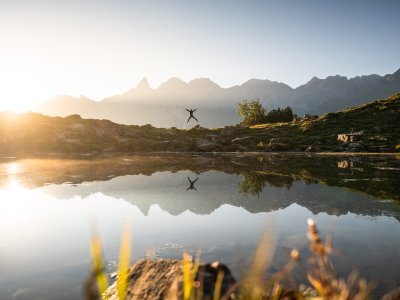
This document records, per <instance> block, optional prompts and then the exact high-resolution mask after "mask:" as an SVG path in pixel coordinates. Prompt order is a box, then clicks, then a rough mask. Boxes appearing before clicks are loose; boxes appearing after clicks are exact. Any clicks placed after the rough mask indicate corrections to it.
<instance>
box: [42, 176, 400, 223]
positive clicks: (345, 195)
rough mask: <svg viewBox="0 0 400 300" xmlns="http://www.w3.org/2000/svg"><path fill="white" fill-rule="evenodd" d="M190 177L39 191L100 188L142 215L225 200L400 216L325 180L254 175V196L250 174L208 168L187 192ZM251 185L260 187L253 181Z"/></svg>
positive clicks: (199, 210) (265, 208) (214, 205)
mask: <svg viewBox="0 0 400 300" xmlns="http://www.w3.org/2000/svg"><path fill="white" fill-rule="evenodd" d="M192 175H193V174H191V173H190V172H188V171H180V172H177V173H175V174H172V173H170V172H158V173H155V174H153V176H151V177H148V176H143V175H126V176H120V177H116V178H113V179H110V180H107V181H96V182H92V183H89V182H88V183H84V184H80V185H72V184H64V185H49V186H46V187H42V188H40V190H41V191H43V192H45V193H48V194H51V195H53V196H54V197H56V198H59V199H71V198H73V197H74V196H77V195H78V196H80V197H81V198H86V197H88V196H90V195H92V194H95V193H98V192H100V193H101V194H103V195H105V196H108V197H112V198H115V199H123V200H125V201H127V202H129V203H130V204H132V205H134V206H136V207H137V208H138V209H139V210H140V211H141V212H142V213H143V214H144V215H148V213H149V210H150V208H151V207H152V206H153V205H158V206H159V207H160V208H161V209H162V210H163V211H166V212H168V213H169V214H171V215H174V216H176V215H179V214H182V213H184V212H185V211H187V210H188V211H190V212H193V213H195V214H197V215H208V214H210V213H212V212H213V211H215V210H216V209H218V208H219V207H221V206H223V205H225V204H228V205H231V206H234V207H241V208H243V209H245V210H246V211H248V212H250V213H260V212H270V211H277V210H280V209H285V208H287V207H289V206H291V205H292V204H298V205H300V206H302V207H304V208H307V209H308V210H309V211H311V212H312V213H313V214H315V215H316V214H319V213H327V214H329V215H346V214H347V213H349V212H350V213H354V214H357V215H366V216H380V215H385V216H390V217H394V218H396V219H397V220H400V206H399V205H397V204H396V203H395V202H393V201H377V200H376V198H374V197H372V196H368V195H365V194H363V193H357V192H352V191H349V190H347V189H343V188H339V187H330V186H326V185H323V184H321V183H307V184H306V183H304V182H302V181H298V180H296V181H290V184H286V182H283V183H282V182H279V181H278V180H277V179H275V180H274V181H272V180H271V179H270V178H269V177H268V179H269V182H268V181H265V177H264V176H265V175H260V176H259V177H255V178H253V176H251V177H250V179H251V180H253V181H255V182H256V181H257V180H260V181H261V183H262V190H261V191H259V192H258V193H257V194H256V195H254V194H251V193H241V192H238V191H240V189H241V188H242V187H243V185H242V183H243V182H245V181H247V182H248V180H249V178H247V179H246V176H248V175H247V174H246V173H242V174H238V175H230V174H226V173H223V172H216V171H209V172H204V173H201V174H200V179H199V181H198V182H197V188H198V191H193V192H187V191H186V189H187V177H188V176H192ZM256 175H257V174H256ZM256 175H255V176H256ZM257 178H259V179H257ZM280 178H281V177H278V179H280ZM283 178H284V179H285V180H288V179H291V178H288V177H283ZM249 184H256V186H258V184H257V183H253V182H250V183H249ZM285 184H286V185H285Z"/></svg>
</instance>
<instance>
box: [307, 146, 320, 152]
mask: <svg viewBox="0 0 400 300" xmlns="http://www.w3.org/2000/svg"><path fill="white" fill-rule="evenodd" d="M316 151H317V149H316V148H315V147H313V146H309V147H307V148H306V150H305V151H304V152H316Z"/></svg>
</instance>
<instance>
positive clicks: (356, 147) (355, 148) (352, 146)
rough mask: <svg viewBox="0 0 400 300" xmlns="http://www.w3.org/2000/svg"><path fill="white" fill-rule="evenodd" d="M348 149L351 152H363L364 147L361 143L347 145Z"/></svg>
mask: <svg viewBox="0 0 400 300" xmlns="http://www.w3.org/2000/svg"><path fill="white" fill-rule="evenodd" d="M348 148H349V149H350V150H351V151H362V150H365V146H364V144H363V143H362V142H355V143H350V144H349V145H348Z"/></svg>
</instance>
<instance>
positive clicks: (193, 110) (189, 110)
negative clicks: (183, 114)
mask: <svg viewBox="0 0 400 300" xmlns="http://www.w3.org/2000/svg"><path fill="white" fill-rule="evenodd" d="M186 110H187V111H188V112H189V114H190V116H189V118H188V120H187V123H189V121H190V119H192V118H193V119H195V120H196V121H197V122H199V120H197V119H196V117H195V116H193V113H194V112H195V111H196V110H197V108H196V109H187V108H186Z"/></svg>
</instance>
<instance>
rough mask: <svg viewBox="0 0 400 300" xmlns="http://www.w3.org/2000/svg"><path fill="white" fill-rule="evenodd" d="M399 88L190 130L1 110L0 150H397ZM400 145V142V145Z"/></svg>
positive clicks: (84, 151) (24, 151)
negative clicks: (292, 117)
mask: <svg viewBox="0 0 400 300" xmlns="http://www.w3.org/2000/svg"><path fill="white" fill-rule="evenodd" d="M352 131H353V132H357V131H363V132H364V134H363V135H362V136H361V139H360V141H357V142H349V143H343V142H340V141H338V139H337V137H338V134H341V133H350V132H352ZM399 144H400V94H397V95H394V96H391V97H389V98H387V99H383V100H379V101H375V102H372V103H370V104H365V105H361V106H357V107H354V108H351V109H347V110H344V111H341V112H337V113H328V114H324V115H322V116H321V117H319V118H317V119H314V120H307V119H301V120H298V121H294V122H290V123H277V124H262V125H258V126H254V127H251V128H248V127H242V126H238V125H237V126H227V127H225V128H217V129H206V128H202V127H200V126H196V127H193V128H191V129H189V130H182V129H177V128H170V129H166V128H155V127H153V126H151V125H144V126H137V125H130V126H128V125H121V124H117V123H113V122H111V121H108V120H95V119H82V118H81V117H80V116H79V115H72V116H69V117H66V118H61V117H48V116H44V115H40V114H36V113H27V114H21V115H15V114H12V113H1V114H0V149H1V150H0V152H1V153H2V154H10V155H15V154H34V153H52V152H57V153H92V154H98V153H116V152H152V151H172V152H185V151H200V152H213V151H225V152H231V151H245V152H247V151H304V150H306V149H307V148H309V147H311V148H309V149H308V151H338V152H340V151H348V152H393V151H395V150H396V149H397V148H400V146H397V145H399ZM396 146H397V147H396Z"/></svg>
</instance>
